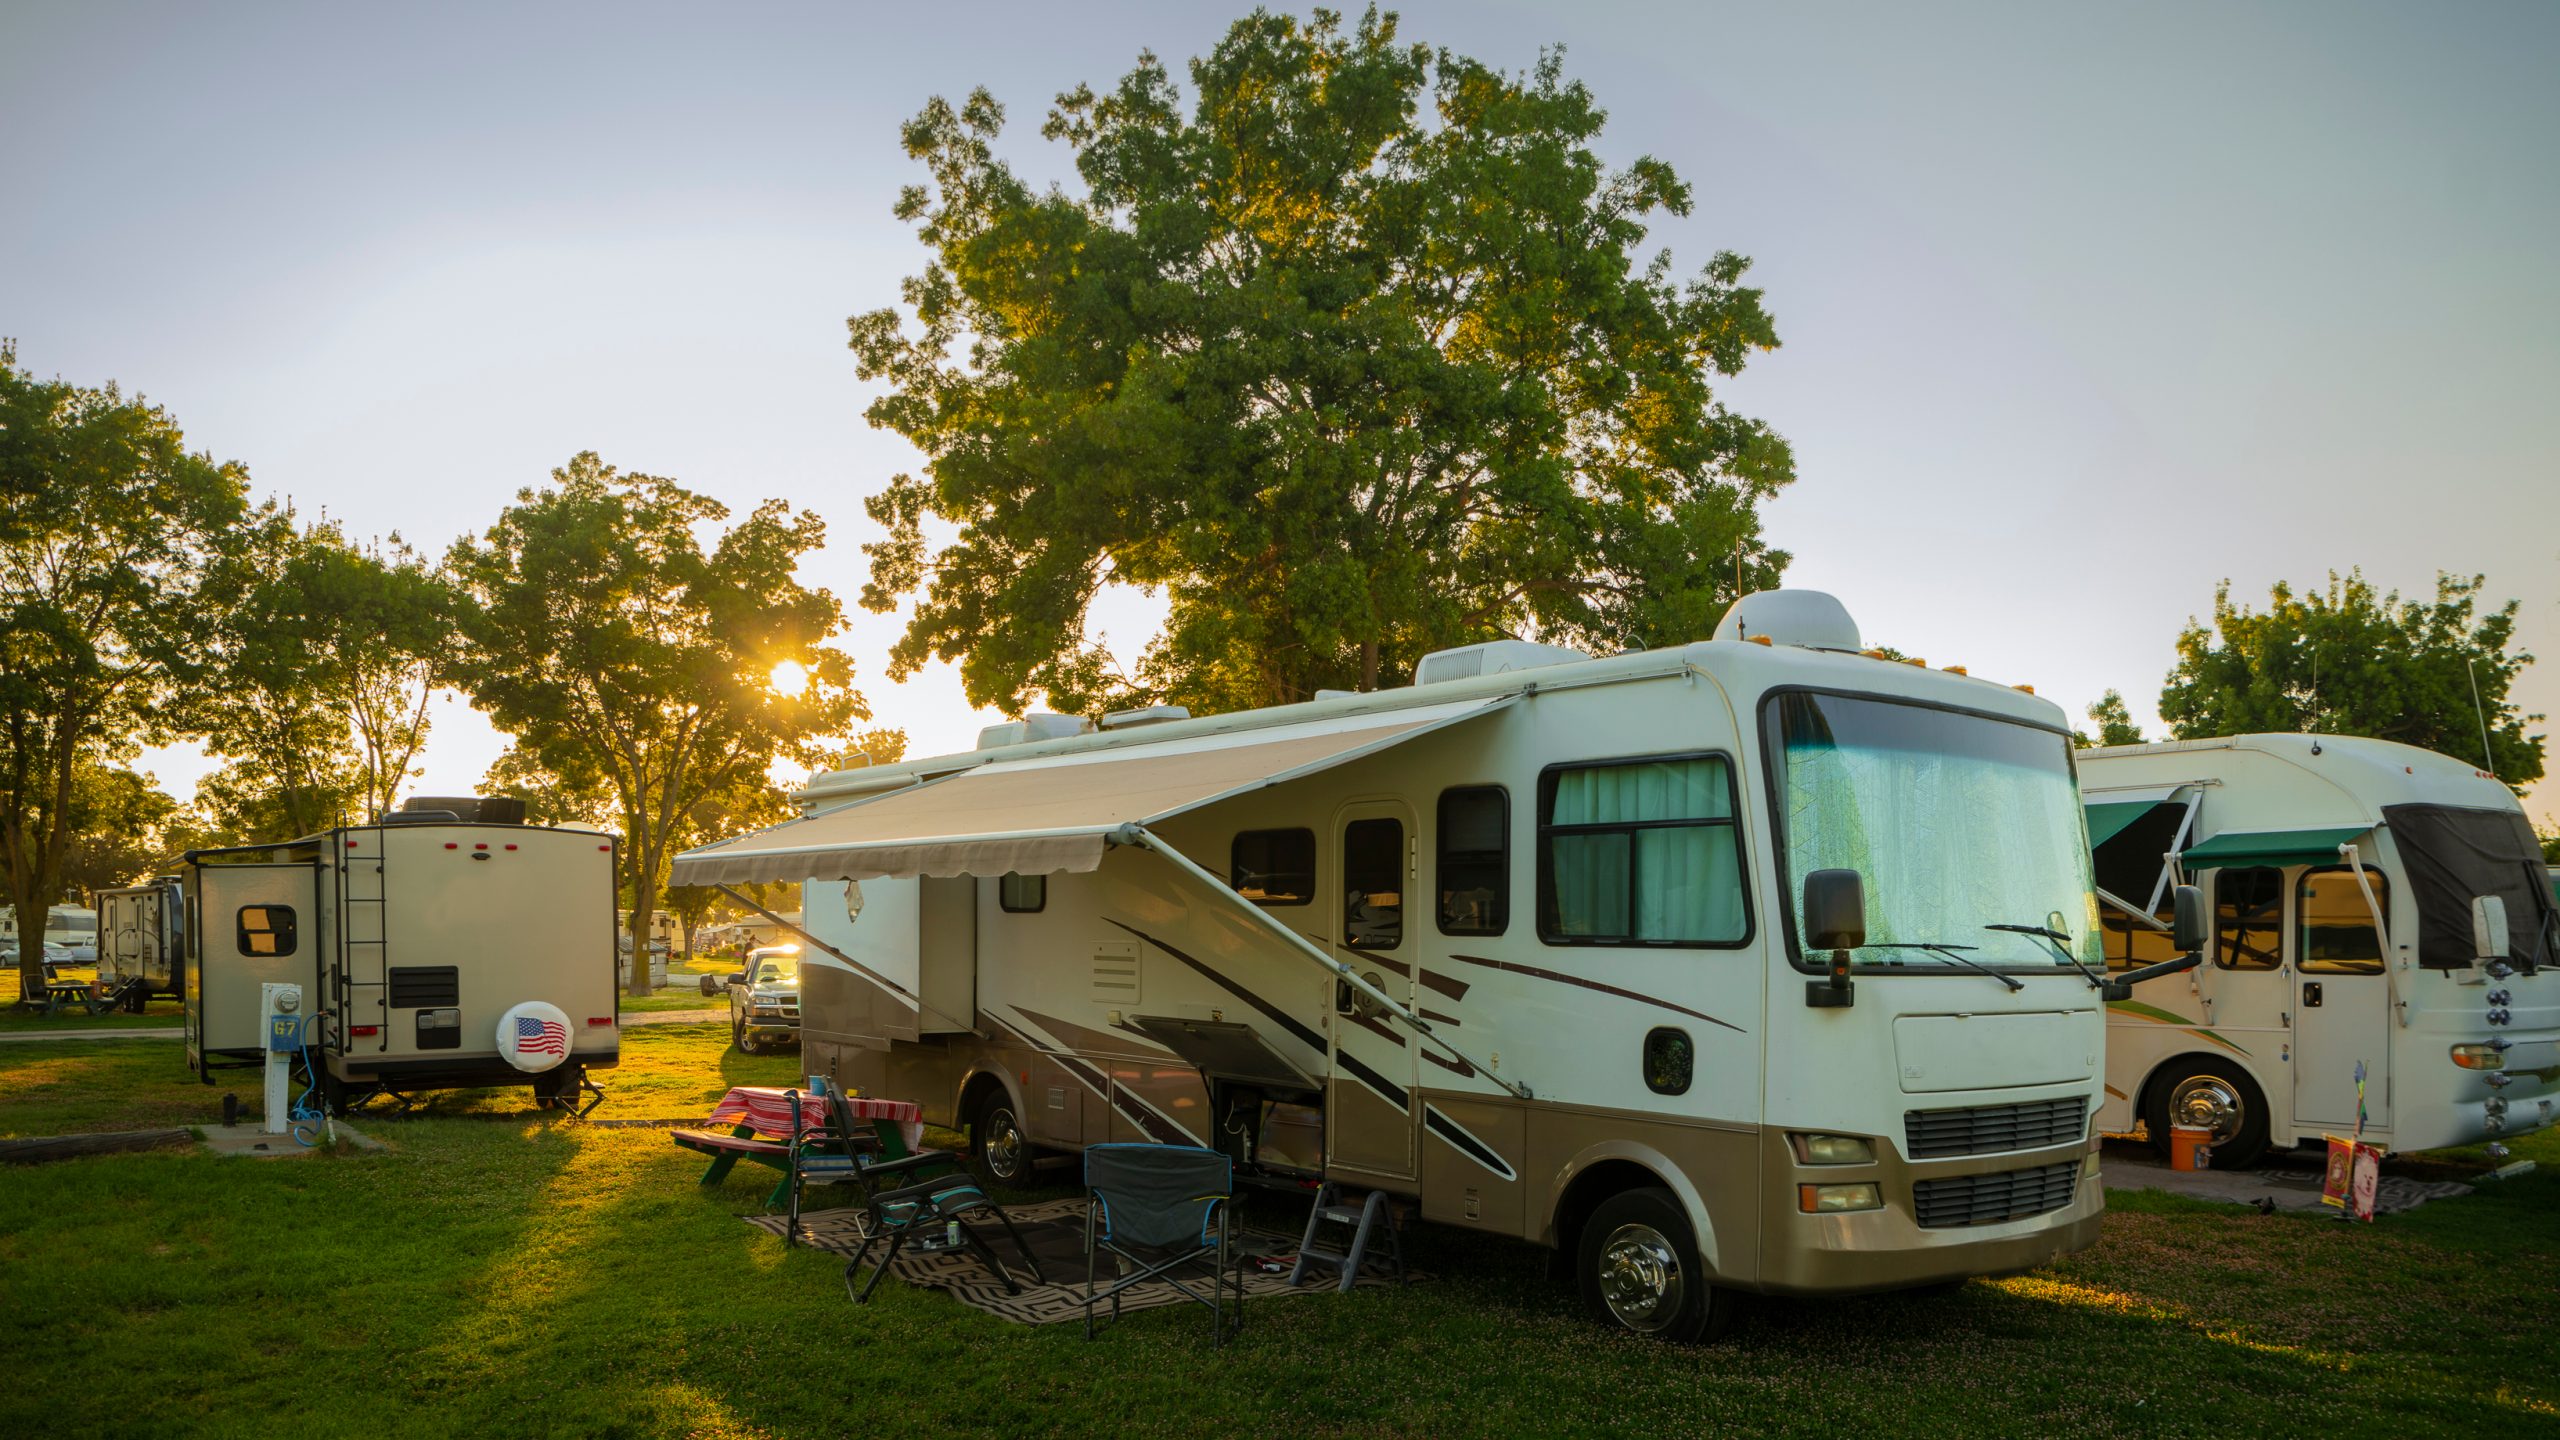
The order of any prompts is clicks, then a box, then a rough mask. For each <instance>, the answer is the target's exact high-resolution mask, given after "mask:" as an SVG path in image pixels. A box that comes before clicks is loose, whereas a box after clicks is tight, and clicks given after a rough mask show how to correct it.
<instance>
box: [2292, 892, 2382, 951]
mask: <svg viewBox="0 0 2560 1440" xmlns="http://www.w3.org/2000/svg"><path fill="white" fill-rule="evenodd" d="M2364 878H2365V883H2367V884H2369V885H2371V886H2372V887H2373V905H2372V906H2371V907H2370V908H2368V907H2367V906H2366V905H2365V903H2364V891H2363V890H2361V889H2359V888H2358V887H2357V885H2356V874H2355V872H2354V871H2353V870H2347V869H2337V870H2313V871H2311V872H2309V873H2307V874H2305V875H2304V876H2303V877H2302V885H2301V889H2300V892H2299V898H2298V899H2297V900H2296V901H2295V902H2294V903H2295V910H2294V922H2293V925H2294V930H2295V933H2296V934H2298V935H2299V936H2300V937H2301V939H2300V941H2299V942H2298V943H2299V945H2300V947H2301V951H2302V954H2301V957H2300V960H2299V965H2300V968H2301V970H2302V973H2303V974H2305V975H2379V974H2381V973H2382V937H2381V936H2380V935H2377V934H2375V933H2374V928H2373V916H2374V912H2375V911H2377V910H2380V911H2383V912H2384V913H2386V914H2387V913H2389V911H2388V907H2389V906H2390V904H2391V892H2390V891H2389V890H2387V889H2385V888H2384V886H2385V884H2386V882H2385V881H2384V879H2383V876H2382V872H2381V871H2379V870H2367V871H2366V872H2364Z"/></svg>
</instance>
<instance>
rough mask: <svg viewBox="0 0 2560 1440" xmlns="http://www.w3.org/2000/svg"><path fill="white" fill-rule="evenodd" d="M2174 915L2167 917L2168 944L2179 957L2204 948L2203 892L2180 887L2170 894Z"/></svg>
mask: <svg viewBox="0 0 2560 1440" xmlns="http://www.w3.org/2000/svg"><path fill="white" fill-rule="evenodd" d="M2169 903H2170V904H2171V905H2172V906H2174V907H2175V913H2174V914H2172V915H2171V916H2170V917H2169V944H2170V947H2171V948H2173V949H2175V950H2176V951H2177V952H2178V953H2179V954H2181V955H2193V954H2194V953H2196V952H2197V951H2199V950H2202V949H2203V948H2204V892H2203V891H2201V890H2198V889H2197V888H2196V887H2194V886H2193V885H2181V886H2179V887H2178V888H2177V889H2176V890H2175V891H2172V892H2171V894H2170V900H2169Z"/></svg>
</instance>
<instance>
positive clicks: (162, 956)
mask: <svg viewBox="0 0 2560 1440" xmlns="http://www.w3.org/2000/svg"><path fill="white" fill-rule="evenodd" d="M96 898H97V901H98V983H99V984H101V985H109V986H114V987H117V989H118V990H120V991H121V992H122V995H121V998H122V1000H123V1002H124V1007H125V1008H126V1009H128V1010H131V1011H133V1012H134V1013H136V1014H140V1013H141V1012H142V1007H143V1006H144V1005H146V1004H148V1003H149V1002H150V999H151V997H152V996H154V995H178V994H181V993H183V991H184V989H185V984H186V963H185V959H184V957H185V954H186V913H187V902H186V893H185V888H184V884H183V882H182V881H181V880H180V879H179V878H178V877H177V876H175V875H162V876H159V877H157V878H155V879H153V880H151V881H150V882H149V883H147V884H142V885H128V886H124V887H122V888H119V889H115V890H101V891H99V892H98V893H97V897H96Z"/></svg>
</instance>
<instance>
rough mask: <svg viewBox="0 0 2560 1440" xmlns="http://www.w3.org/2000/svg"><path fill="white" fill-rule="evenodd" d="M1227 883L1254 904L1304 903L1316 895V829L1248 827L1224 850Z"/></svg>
mask: <svg viewBox="0 0 2560 1440" xmlns="http://www.w3.org/2000/svg"><path fill="white" fill-rule="evenodd" d="M1227 861H1228V865H1227V883H1228V884H1230V885H1233V886H1235V887H1236V893H1237V894H1239V895H1242V896H1243V897H1244V898H1246V899H1247V900H1250V901H1252V902H1253V903H1254V904H1256V905H1305V904H1308V903H1310V902H1311V901H1313V900H1314V899H1315V898H1316V832H1314V831H1313V830H1247V831H1245V832H1243V833H1242V834H1240V835H1238V836H1236V842H1235V845H1234V846H1233V848H1231V849H1230V850H1229V851H1228V853H1227Z"/></svg>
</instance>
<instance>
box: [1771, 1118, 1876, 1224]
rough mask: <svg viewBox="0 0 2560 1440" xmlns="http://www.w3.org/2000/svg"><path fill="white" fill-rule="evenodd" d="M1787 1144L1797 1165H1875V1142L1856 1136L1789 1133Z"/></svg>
mask: <svg viewBox="0 0 2560 1440" xmlns="http://www.w3.org/2000/svg"><path fill="white" fill-rule="evenodd" d="M1787 1143H1788V1144H1789V1145H1791V1146H1793V1147H1794V1148H1795V1152H1796V1163H1797V1164H1799V1165H1873V1164H1874V1163H1876V1146H1875V1142H1874V1141H1872V1140H1867V1139H1864V1138H1862V1137H1859V1136H1856V1135H1799V1134H1793V1133H1790V1134H1789V1135H1788V1136H1787ZM1853 1208H1854V1207H1853Z"/></svg>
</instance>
